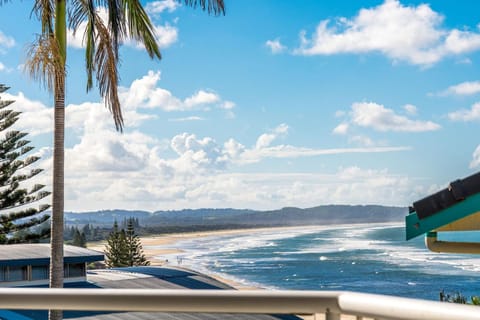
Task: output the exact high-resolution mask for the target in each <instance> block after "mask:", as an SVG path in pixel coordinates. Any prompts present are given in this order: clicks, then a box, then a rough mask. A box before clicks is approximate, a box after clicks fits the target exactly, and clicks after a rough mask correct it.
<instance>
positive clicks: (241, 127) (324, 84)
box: [0, 0, 480, 211]
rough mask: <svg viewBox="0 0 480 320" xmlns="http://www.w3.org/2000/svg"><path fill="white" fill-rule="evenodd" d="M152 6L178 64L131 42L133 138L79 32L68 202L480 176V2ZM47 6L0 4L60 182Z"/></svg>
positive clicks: (125, 86)
mask: <svg viewBox="0 0 480 320" xmlns="http://www.w3.org/2000/svg"><path fill="white" fill-rule="evenodd" d="M144 4H145V6H146V8H147V10H148V12H149V14H150V16H151V18H152V21H153V22H154V24H155V26H156V31H157V38H158V43H159V45H160V47H161V50H162V55H163V59H162V60H161V61H160V62H159V61H150V60H149V59H148V56H147V55H146V53H145V52H144V51H143V50H142V49H141V48H138V46H137V45H136V44H135V43H125V44H124V46H123V47H122V50H121V67H120V75H121V84H120V86H121V87H120V91H121V102H122V105H123V110H124V117H125V120H126V128H125V132H124V133H123V134H119V133H116V132H115V131H114V126H113V120H112V119H111V116H110V115H109V113H108V111H106V110H105V108H104V106H103V103H102V101H101V99H100V98H99V96H98V93H97V92H96V91H95V90H94V91H92V92H90V93H88V94H86V92H85V72H84V62H83V60H82V59H83V50H82V41H81V36H79V35H80V34H81V32H79V33H77V35H76V37H74V36H73V35H71V36H70V37H69V51H68V82H67V101H66V102H67V105H68V106H67V149H66V157H67V158H66V161H67V164H66V207H65V209H66V210H68V211H70V210H72V211H86V210H97V209H112V208H123V209H144V210H162V209H181V208H202V207H234V208H253V209H272V208H281V207H284V206H299V207H310V206H315V205H321V204H384V205H398V206H407V205H410V204H411V203H412V202H413V201H415V200H418V199H419V198H421V197H423V196H426V195H428V194H430V193H432V192H435V191H436V190H438V189H439V188H444V187H446V186H447V185H448V183H449V182H450V181H453V180H456V179H458V178H462V177H465V176H468V175H470V174H473V173H475V172H477V171H478V170H479V168H480V140H479V138H478V137H479V133H480V130H479V125H480V68H479V64H480V27H479V23H480V16H479V15H478V14H476V13H477V12H479V11H480V4H478V3H477V1H467V0H464V1H455V2H453V1H434V2H420V1H395V0H385V1H335V2H333V1H314V0H311V1H308V0H305V1H301V2H298V1H278V0H262V1H254V0H249V1H238V0H237V1H235V0H230V1H229V0H226V10H227V11H226V15H225V16H219V17H214V16H209V15H207V14H206V13H204V12H202V11H200V10H198V9H197V10H194V9H192V8H189V7H185V6H182V5H180V4H179V3H178V2H175V1H172V0H164V1H145V2H144ZM30 10H31V3H29V2H28V1H21V2H14V3H7V4H4V5H3V6H2V7H1V8H0V21H1V22H0V83H5V84H7V85H9V86H11V89H10V90H9V91H8V93H7V94H3V95H2V97H1V98H2V99H15V100H16V101H17V102H16V103H15V104H14V105H13V107H14V108H15V109H17V110H20V111H23V114H22V117H21V119H20V120H19V122H18V126H17V127H18V128H19V129H21V130H24V131H27V132H29V133H30V136H29V137H30V139H31V140H32V143H33V145H34V146H35V147H36V152H37V153H38V154H39V155H41V156H42V161H41V163H40V166H41V167H43V168H45V169H46V171H45V173H44V174H43V175H42V177H39V179H40V180H41V182H43V183H46V184H47V185H50V170H51V141H52V127H53V125H52V109H51V107H52V97H51V95H50V94H49V93H47V92H46V91H45V90H43V88H42V87H40V85H39V84H37V83H35V82H34V81H33V80H31V79H29V78H28V76H27V75H26V74H25V73H24V72H23V71H22V64H23V62H24V61H25V57H26V47H27V46H28V43H30V42H32V41H33V40H34V38H35V34H36V33H37V32H38V30H39V29H38V23H37V22H36V21H35V19H34V18H30ZM19 25H21V26H22V27H19Z"/></svg>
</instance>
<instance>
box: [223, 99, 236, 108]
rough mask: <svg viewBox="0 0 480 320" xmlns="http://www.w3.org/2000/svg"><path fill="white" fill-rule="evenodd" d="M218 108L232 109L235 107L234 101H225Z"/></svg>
mask: <svg viewBox="0 0 480 320" xmlns="http://www.w3.org/2000/svg"><path fill="white" fill-rule="evenodd" d="M220 108H222V109H225V110H232V109H233V108H235V102H232V101H225V102H224V103H223V104H222V105H221V106H220Z"/></svg>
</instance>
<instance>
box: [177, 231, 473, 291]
mask: <svg viewBox="0 0 480 320" xmlns="http://www.w3.org/2000/svg"><path fill="white" fill-rule="evenodd" d="M462 237H463V238H465V237H466V238H468V239H467V240H470V241H471V240H472V239H473V240H475V239H474V238H475V237H478V236H477V235H476V234H470V233H466V234H464V235H463V236H462ZM477 240H478V239H477ZM177 248H179V249H182V250H183V251H184V252H183V253H181V254H177V255H176V256H175V257H171V259H170V261H172V262H173V264H181V265H183V266H185V267H189V268H192V269H195V270H198V271H200V272H203V273H206V274H214V275H219V276H222V277H224V278H229V279H231V280H234V281H236V282H239V283H243V284H246V285H252V286H257V287H263V288H269V289H295V290H350V291H357V292H368V293H378V294H389V295H396V296H404V297H412V298H423V299H429V300H438V299H439V293H440V291H442V290H443V291H445V293H448V294H455V293H457V292H458V293H461V294H463V295H464V296H466V297H467V298H469V297H470V296H472V295H480V281H479V280H480V256H475V255H457V254H438V253H432V252H430V251H428V249H426V247H425V245H424V240H423V238H422V237H420V238H417V239H414V240H410V241H406V240H405V231H404V226H403V225H402V224H368V225H366V224H355V225H329V226H321V227H320V226H319V227H304V228H295V229H270V230H265V231H260V232H257V231H255V232H247V233H245V234H230V235H221V236H212V237H202V238H198V239H193V240H187V241H183V242H180V243H177Z"/></svg>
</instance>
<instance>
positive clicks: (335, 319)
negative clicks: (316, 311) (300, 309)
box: [325, 309, 341, 320]
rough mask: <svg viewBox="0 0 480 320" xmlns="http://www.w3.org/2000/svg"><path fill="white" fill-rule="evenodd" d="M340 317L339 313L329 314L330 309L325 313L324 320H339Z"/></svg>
mask: <svg viewBox="0 0 480 320" xmlns="http://www.w3.org/2000/svg"><path fill="white" fill-rule="evenodd" d="M340 316H341V314H340V313H338V312H331V311H330V309H327V312H325V320H340Z"/></svg>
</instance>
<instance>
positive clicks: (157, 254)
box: [87, 226, 314, 290]
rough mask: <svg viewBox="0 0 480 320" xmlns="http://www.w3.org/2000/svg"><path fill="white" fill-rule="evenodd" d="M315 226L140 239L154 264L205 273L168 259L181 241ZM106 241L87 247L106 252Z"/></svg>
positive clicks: (230, 281) (223, 279)
mask: <svg viewBox="0 0 480 320" xmlns="http://www.w3.org/2000/svg"><path fill="white" fill-rule="evenodd" d="M312 227H314V226H295V227H267V228H248V229H228V230H214V231H199V232H185V233H171V234H160V235H152V236H145V237H140V241H141V243H142V246H143V252H144V254H145V257H146V258H147V260H149V261H150V265H152V266H168V265H170V266H173V267H180V268H183V269H187V270H192V271H195V272H200V273H204V272H203V271H200V270H195V268H192V267H190V266H189V267H185V266H181V265H179V264H178V263H171V261H169V260H168V259H171V257H172V256H174V255H175V254H180V253H182V252H183V251H182V249H181V248H179V247H178V246H177V244H178V243H179V242H181V241H190V240H195V239H201V238H206V237H218V236H227V235H235V234H238V235H244V234H254V233H261V232H268V231H275V232H280V231H292V230H293V231H294V230H304V229H305V228H312ZM105 245H106V241H102V242H93V243H88V244H87V247H88V249H91V250H96V251H100V252H104V250H105ZM207 276H209V277H212V278H214V279H216V280H218V281H221V282H223V283H225V284H228V285H230V286H232V287H234V288H235V289H237V290H258V289H262V288H261V287H259V286H252V285H248V284H244V283H240V282H238V281H235V280H234V279H230V278H227V277H223V276H220V275H218V274H213V273H209V274H207Z"/></svg>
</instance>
